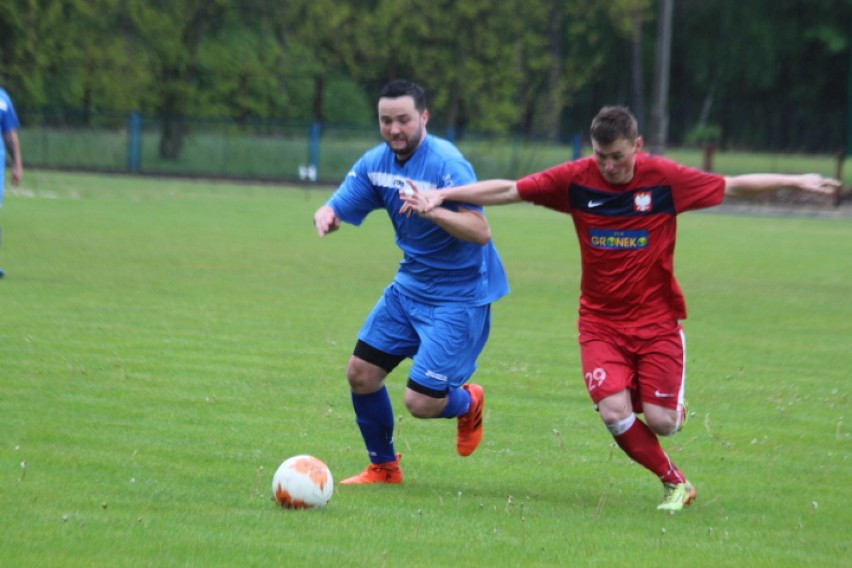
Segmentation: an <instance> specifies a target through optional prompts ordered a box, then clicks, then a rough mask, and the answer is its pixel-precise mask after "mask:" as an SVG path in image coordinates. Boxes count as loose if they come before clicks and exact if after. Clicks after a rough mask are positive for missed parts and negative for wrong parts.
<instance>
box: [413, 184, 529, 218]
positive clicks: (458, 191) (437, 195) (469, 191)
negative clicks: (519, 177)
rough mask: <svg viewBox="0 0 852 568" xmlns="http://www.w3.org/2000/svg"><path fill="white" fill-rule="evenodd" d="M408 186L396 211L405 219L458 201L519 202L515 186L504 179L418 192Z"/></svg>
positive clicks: (414, 185) (480, 202)
mask: <svg viewBox="0 0 852 568" xmlns="http://www.w3.org/2000/svg"><path fill="white" fill-rule="evenodd" d="M408 183H409V185H410V186H411V190H410V191H407V190H402V191H400V194H399V196H400V198H402V200H403V201H404V202H405V204H404V205H403V206H402V209H401V210H400V211H401V212H402V213H406V214H409V215H410V214H411V213H417V214H418V215H423V214H427V213H430V212H431V211H433V210H434V209H435V208H436V207H439V206H440V205H441V204H442V203H443V202H444V201H459V202H462V203H470V204H472V205H506V204H508V203H516V202H518V201H520V200H521V196H520V195H519V194H518V186H517V184H516V183H515V182H514V181H512V180H507V179H490V180H485V181H478V182H474V183H470V184H467V185H460V186H457V187H447V188H444V189H430V190H427V191H420V190H419V189H418V188H417V185H416V184H415V183H414V182H412V181H411V180H408Z"/></svg>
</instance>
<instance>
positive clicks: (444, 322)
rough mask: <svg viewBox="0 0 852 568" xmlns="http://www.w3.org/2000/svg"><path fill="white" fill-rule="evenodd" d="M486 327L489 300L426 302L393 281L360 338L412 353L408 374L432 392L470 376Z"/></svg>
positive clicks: (400, 352)
mask: <svg viewBox="0 0 852 568" xmlns="http://www.w3.org/2000/svg"><path fill="white" fill-rule="evenodd" d="M490 330H491V306H490V305H485V306H468V305H465V304H442V305H438V306H436V305H432V304H424V303H422V302H418V301H417V300H414V299H412V298H409V297H408V296H404V295H402V294H400V293H399V291H398V290H397V289H396V288H395V287H394V286H393V284H391V285H390V286H388V287H387V288H385V293H384V295H383V296H382V297H381V298H379V301H378V302H377V303H376V306H375V307H374V308H373V311H372V312H370V315H369V316H368V317H367V321H366V322H364V326H363V327H362V328H361V331H360V332H358V339H360V340H361V341H363V342H364V343H367V344H369V345H370V346H372V347H375V348H376V349H378V350H380V351H384V352H385V353H389V354H391V355H398V356H402V357H410V358H412V359H413V360H414V365H412V367H411V373H410V375H409V378H410V379H411V380H412V381H414V382H415V383H417V384H418V385H421V386H423V387H425V388H427V389H430V390H432V391H437V392H446V391H448V390H449V389H450V388H458V387H460V386H462V385H463V384H464V383H466V382H467V380H468V379H470V377H471V376H473V373H474V372H475V371H476V359H477V358H478V357H479V354H480V353H481V352H482V349H483V348H484V347H485V343H486V341H488V334H489V332H490Z"/></svg>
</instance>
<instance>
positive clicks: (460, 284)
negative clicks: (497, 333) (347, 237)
mask: <svg viewBox="0 0 852 568" xmlns="http://www.w3.org/2000/svg"><path fill="white" fill-rule="evenodd" d="M406 179H412V180H414V182H415V183H416V184H417V187H418V188H420V189H424V190H425V189H440V188H444V187H452V186H455V185H463V184H466V183H471V182H473V181H476V175H475V174H474V172H473V167H472V166H471V165H470V163H469V162H468V161H467V160H466V159H465V158H464V156H463V155H462V154H461V152H459V150H458V149H457V148H456V147H455V146H454V145H453V144H452V143H450V142H448V141H447V140H443V139H441V138H437V137H435V136H431V135H427V136H426V137H425V138H424V140H423V142H422V143H421V144H420V147H419V148H417V150H416V151H415V152H414V154H413V155H412V156H411V157H410V158H409V159H408V160H407V161H406V162H405V163H403V164H400V163H399V162H398V161H397V159H396V154H395V153H394V152H393V150H391V149H390V147H388V145H387V144H384V143H383V144H381V145H379V146H376V147H375V148H373V149H371V150H369V151H368V152H367V153H365V154H364V155H363V156H362V157H361V159H359V160H358V162H357V163H356V164H355V166H354V167H353V168H352V171H350V172H349V174H348V175H347V176H346V179H345V180H344V181H343V183H341V184H340V187H339V188H338V189H337V191H336V192H335V193H334V195H332V196H331V199H329V201H328V205H329V206H330V207H331V208H332V209H334V212H335V214H336V215H337V216H338V217H339V218H340V219H341V220H343V221H344V222H346V223H351V224H353V225H360V224H361V223H362V222H363V221H364V218H365V217H366V216H367V215H368V214H369V213H370V212H371V211H374V210H376V209H384V210H385V211H386V212H387V214H388V217H390V220H391V223H392V224H393V228H394V231H395V232H396V244H397V246H398V247H399V248H400V249H401V250H402V253H403V259H402V261H401V262H400V264H399V270H398V271H397V273H396V276H395V278H394V285H395V286H396V287H397V288H398V289H399V290H400V291H402V292H403V293H404V294H406V295H408V296H411V297H413V298H415V299H417V300H419V301H421V302H426V303H432V304H435V303H445V302H464V303H468V304H471V305H477V306H481V305H485V304H490V303H492V302H494V301H496V300H497V299H499V298H501V297H502V296H505V295H506V294H508V293H509V283H508V280H507V278H506V272H505V270H504V268H503V262H502V261H501V260H500V256H499V254H498V253H497V249H496V248H495V247H494V244H493V243H491V242H489V243H488V244H486V245H479V244H476V243H470V242H465V241H462V240H459V239H457V238H455V237H453V236H452V235H450V234H449V233H448V232H447V231H445V230H444V229H442V228H441V227H439V226H438V225H436V224H435V223H433V222H432V221H430V220H429V219H423V218H421V217H419V216H417V215H412V216H410V217H406V216H405V215H401V214H400V213H399V210H400V209H401V208H402V205H403V202H402V200H401V199H400V198H399V190H400V189H402V188H403V187H405V185H406V181H405V180H406ZM445 206H447V207H452V208H456V207H457V206H458V204H455V203H449V202H448V203H447V204H446V205H445ZM466 207H467V208H469V209H476V210H479V211H481V210H482V208H481V207H478V206H475V205H467V206H466Z"/></svg>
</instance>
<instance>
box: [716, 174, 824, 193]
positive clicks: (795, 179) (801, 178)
mask: <svg viewBox="0 0 852 568" xmlns="http://www.w3.org/2000/svg"><path fill="white" fill-rule="evenodd" d="M782 187H795V188H798V189H801V190H802V191H810V192H813V193H821V194H823V195H833V194H834V193H835V192H836V191H837V190H838V189H840V181H838V180H836V179H832V178H826V177H823V176H821V175H819V174H804V175H786V174H745V175H741V176H728V177H725V195H726V196H727V195H744V194H749V193H752V194H753V193H761V192H764V191H772V190H775V189H781V188H782Z"/></svg>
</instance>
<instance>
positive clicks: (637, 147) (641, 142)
mask: <svg viewBox="0 0 852 568" xmlns="http://www.w3.org/2000/svg"><path fill="white" fill-rule="evenodd" d="M644 147H645V139H644V138H642V137H641V136H637V137H636V140H635V141H634V142H633V151H634V152H641V151H642V148H644Z"/></svg>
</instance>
